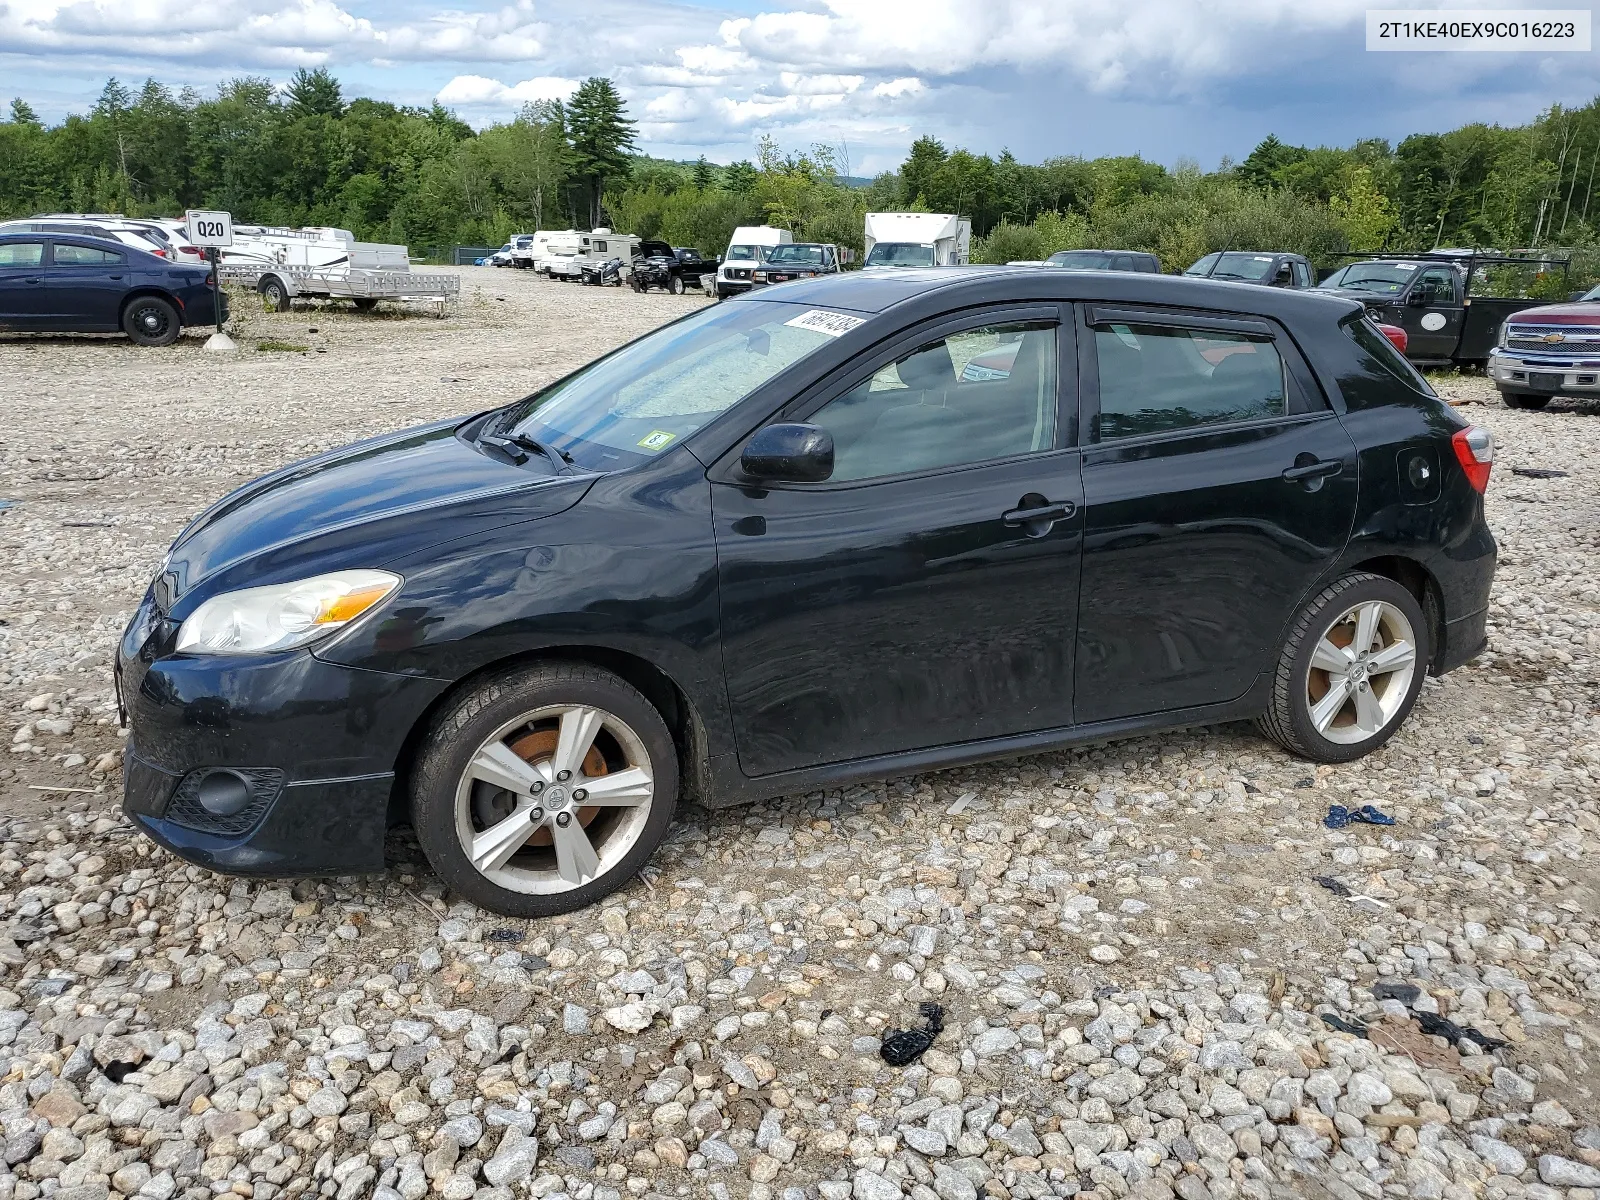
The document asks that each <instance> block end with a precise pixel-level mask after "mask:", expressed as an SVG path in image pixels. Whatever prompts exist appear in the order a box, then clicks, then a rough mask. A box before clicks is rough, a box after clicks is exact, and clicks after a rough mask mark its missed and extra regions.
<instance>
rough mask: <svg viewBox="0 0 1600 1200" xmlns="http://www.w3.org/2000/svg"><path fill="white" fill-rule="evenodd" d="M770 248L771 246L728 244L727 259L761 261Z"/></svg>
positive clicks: (731, 260)
mask: <svg viewBox="0 0 1600 1200" xmlns="http://www.w3.org/2000/svg"><path fill="white" fill-rule="evenodd" d="M771 250H772V247H771V246H729V247H728V261H730V262H733V261H738V262H762V261H763V260H765V259H766V257H767V255H768V254H769V253H770V252H771Z"/></svg>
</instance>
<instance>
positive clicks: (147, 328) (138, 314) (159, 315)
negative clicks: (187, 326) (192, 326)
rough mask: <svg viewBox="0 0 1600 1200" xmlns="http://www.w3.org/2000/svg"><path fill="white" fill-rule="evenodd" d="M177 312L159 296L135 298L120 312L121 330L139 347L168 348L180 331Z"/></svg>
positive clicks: (180, 325)
mask: <svg viewBox="0 0 1600 1200" xmlns="http://www.w3.org/2000/svg"><path fill="white" fill-rule="evenodd" d="M182 328H183V326H182V323H181V322H180V321H179V320H178V310H177V309H175V308H173V307H172V305H171V304H170V303H169V302H168V301H166V300H163V299H162V298H161V297H160V296H135V297H134V298H133V299H132V300H129V301H128V304H127V307H125V308H124V309H123V310H122V329H123V332H124V333H126V334H127V335H128V337H129V338H131V339H132V340H133V341H135V342H137V343H138V344H139V345H141V346H168V345H171V344H172V343H173V342H175V341H177V340H178V334H179V333H180V332H181V331H182Z"/></svg>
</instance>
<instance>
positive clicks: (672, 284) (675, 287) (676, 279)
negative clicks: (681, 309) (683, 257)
mask: <svg viewBox="0 0 1600 1200" xmlns="http://www.w3.org/2000/svg"><path fill="white" fill-rule="evenodd" d="M667 291H669V292H671V293H672V294H673V295H674V296H681V295H683V276H682V275H674V276H673V277H672V278H671V279H669V280H667Z"/></svg>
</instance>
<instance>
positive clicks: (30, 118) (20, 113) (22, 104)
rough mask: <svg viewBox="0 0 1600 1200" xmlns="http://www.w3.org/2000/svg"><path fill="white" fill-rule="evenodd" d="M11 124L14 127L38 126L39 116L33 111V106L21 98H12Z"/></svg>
mask: <svg viewBox="0 0 1600 1200" xmlns="http://www.w3.org/2000/svg"><path fill="white" fill-rule="evenodd" d="M11 123H12V124H13V125H37V124H39V114H38V113H36V112H34V111H33V106H32V105H31V104H29V103H28V102H27V101H26V100H24V99H23V98H22V97H21V96H16V97H13V98H12V101H11Z"/></svg>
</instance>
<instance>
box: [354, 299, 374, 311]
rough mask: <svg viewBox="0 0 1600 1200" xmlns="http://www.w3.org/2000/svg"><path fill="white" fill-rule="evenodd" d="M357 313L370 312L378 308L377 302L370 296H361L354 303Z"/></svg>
mask: <svg viewBox="0 0 1600 1200" xmlns="http://www.w3.org/2000/svg"><path fill="white" fill-rule="evenodd" d="M355 306H356V311H357V312H371V311H372V310H373V309H375V308H377V307H378V302H377V301H376V300H375V299H373V298H372V297H371V296H362V297H360V298H358V299H357V300H356V301H355Z"/></svg>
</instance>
